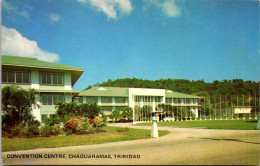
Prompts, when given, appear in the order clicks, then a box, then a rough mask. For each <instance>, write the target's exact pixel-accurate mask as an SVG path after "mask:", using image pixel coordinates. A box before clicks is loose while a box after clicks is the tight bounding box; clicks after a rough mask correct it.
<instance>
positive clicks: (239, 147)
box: [2, 124, 260, 165]
mask: <svg viewBox="0 0 260 166" xmlns="http://www.w3.org/2000/svg"><path fill="white" fill-rule="evenodd" d="M110 125H114V126H121V127H122V126H123V127H134V128H143V129H151V127H150V126H132V125H131V124H110ZM158 129H159V130H169V131H170V133H169V134H168V135H166V136H162V137H159V138H151V139H141V140H134V141H122V142H114V143H104V144H98V145H84V146H70V147H61V148H45V149H34V150H23V151H12V152H3V153H2V163H3V164H5V165H7V164H12V165H23V164H26V165H31V164H32V165H35V164H37V165H41V164H44V165H48V164H55V165H59V164H63V165H66V164H70V165H82V164H84V165H102V164H106V165H110V164H113V165H117V164H120V165H133V164H138V165H143V164H145V165H205V164H206V165H216V164H218V165H259V164H260V131H259V130H215V129H199V128H173V127H158ZM16 154H20V155H21V154H27V155H28V154H34V156H31V157H30V158H17V156H15V155H16ZM35 154H37V155H38V157H40V156H42V158H37V155H35ZM56 154H57V156H56ZM102 154H103V158H100V157H101V155H102ZM7 156H8V157H9V158H7ZM13 157H14V158H13ZM53 157H55V158H53ZM63 157H65V158H63ZM97 157H99V158H97ZM123 157H124V158H123Z"/></svg>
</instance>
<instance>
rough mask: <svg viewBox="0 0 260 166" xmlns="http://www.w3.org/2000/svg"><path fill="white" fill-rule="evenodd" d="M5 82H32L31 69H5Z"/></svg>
mask: <svg viewBox="0 0 260 166" xmlns="http://www.w3.org/2000/svg"><path fill="white" fill-rule="evenodd" d="M2 82H3V83H30V72H29V71H3V72H2Z"/></svg>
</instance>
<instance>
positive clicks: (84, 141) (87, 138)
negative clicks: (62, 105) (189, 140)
mask: <svg viewBox="0 0 260 166" xmlns="http://www.w3.org/2000/svg"><path fill="white" fill-rule="evenodd" d="M102 129H104V130H106V131H107V133H98V134H87V135H70V136H53V137H38V138H14V139H2V152H5V151H14V150H27V149H37V148H53V147H63V146H76V145H91V144H101V143H106V142H118V141H127V140H136V139H147V138H150V132H151V131H150V130H142V129H132V128H129V130H128V131H126V132H118V130H119V129H120V128H119V127H110V126H106V127H103V128H102ZM168 133H169V132H168V131H165V130H160V131H159V135H160V136H163V135H166V134H168Z"/></svg>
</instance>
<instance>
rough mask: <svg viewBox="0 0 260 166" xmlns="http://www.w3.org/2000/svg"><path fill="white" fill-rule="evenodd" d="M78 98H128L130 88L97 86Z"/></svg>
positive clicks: (80, 94)
mask: <svg viewBox="0 0 260 166" xmlns="http://www.w3.org/2000/svg"><path fill="white" fill-rule="evenodd" d="M102 89H103V90H102ZM78 96H104V97H108V96H110V97H128V88H117V87H98V86H95V87H92V88H91V89H87V90H83V91H81V92H80V93H79V95H78Z"/></svg>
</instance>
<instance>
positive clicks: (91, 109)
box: [56, 102, 103, 119]
mask: <svg viewBox="0 0 260 166" xmlns="http://www.w3.org/2000/svg"><path fill="white" fill-rule="evenodd" d="M56 108H57V115H58V117H60V118H64V117H65V116H67V115H70V116H83V117H88V118H91V119H94V118H95V117H96V116H98V115H99V114H102V111H101V108H100V107H99V106H98V105H97V103H82V104H77V103H75V102H70V103H61V102H60V103H57V106H56ZM102 115H103V114H102Z"/></svg>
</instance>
